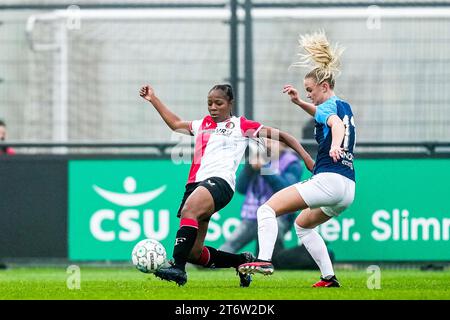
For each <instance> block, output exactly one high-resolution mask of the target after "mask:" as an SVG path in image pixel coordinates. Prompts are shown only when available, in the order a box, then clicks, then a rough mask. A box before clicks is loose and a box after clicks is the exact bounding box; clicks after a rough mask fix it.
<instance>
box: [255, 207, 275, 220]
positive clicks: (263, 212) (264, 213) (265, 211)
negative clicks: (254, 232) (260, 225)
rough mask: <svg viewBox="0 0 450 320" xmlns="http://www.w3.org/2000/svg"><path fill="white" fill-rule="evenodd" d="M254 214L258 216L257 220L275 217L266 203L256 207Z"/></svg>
mask: <svg viewBox="0 0 450 320" xmlns="http://www.w3.org/2000/svg"><path fill="white" fill-rule="evenodd" d="M256 216H257V218H258V221H261V220H264V219H267V218H273V217H276V214H275V211H274V210H273V209H272V208H271V207H270V206H268V205H267V204H263V205H262V206H261V207H259V208H258V211H257V212H256Z"/></svg>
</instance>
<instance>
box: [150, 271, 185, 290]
mask: <svg viewBox="0 0 450 320" xmlns="http://www.w3.org/2000/svg"><path fill="white" fill-rule="evenodd" d="M154 274H155V277H158V278H160V279H162V280H167V281H175V282H176V283H177V284H178V285H179V286H183V285H185V284H186V282H187V275H186V271H183V270H181V269H178V268H176V267H175V266H170V267H162V268H160V269H158V270H156V271H155V273H154Z"/></svg>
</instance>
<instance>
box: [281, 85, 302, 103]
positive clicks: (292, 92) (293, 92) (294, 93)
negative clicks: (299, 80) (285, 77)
mask: <svg viewBox="0 0 450 320" xmlns="http://www.w3.org/2000/svg"><path fill="white" fill-rule="evenodd" d="M283 93H287V94H288V95H289V97H290V98H291V101H292V102H293V103H297V102H298V101H300V97H299V95H298V90H297V89H295V88H294V87H293V86H292V85H290V84H287V85H285V86H284V87H283Z"/></svg>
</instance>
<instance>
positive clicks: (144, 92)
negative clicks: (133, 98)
mask: <svg viewBox="0 0 450 320" xmlns="http://www.w3.org/2000/svg"><path fill="white" fill-rule="evenodd" d="M139 95H140V96H141V97H142V98H144V99H145V100H147V101H152V98H153V97H154V96H155V91H154V90H153V88H152V87H151V86H149V85H148V84H147V85H145V86H143V87H141V90H139Z"/></svg>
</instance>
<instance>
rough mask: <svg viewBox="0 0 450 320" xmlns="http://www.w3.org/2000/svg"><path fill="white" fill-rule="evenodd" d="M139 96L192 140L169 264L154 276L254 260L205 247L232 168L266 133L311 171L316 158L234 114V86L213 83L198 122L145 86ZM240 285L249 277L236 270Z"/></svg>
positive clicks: (177, 278)
mask: <svg viewBox="0 0 450 320" xmlns="http://www.w3.org/2000/svg"><path fill="white" fill-rule="evenodd" d="M139 94H140V96H141V97H142V98H144V99H145V100H147V101H149V102H150V103H151V104H152V105H153V107H154V108H155V109H156V111H158V113H159V114H160V116H161V118H162V119H163V120H164V121H165V122H166V124H167V125H168V126H169V128H171V129H172V130H174V131H176V132H180V133H184V134H188V135H192V136H194V138H195V150H194V157H193V161H192V165H191V169H190V171H189V177H188V181H187V184H186V190H185V193H184V196H183V199H182V201H181V205H180V208H179V210H178V217H180V228H179V229H178V232H177V235H176V239H175V245H174V250H173V263H171V265H170V266H164V267H162V268H160V269H159V270H157V271H156V272H155V276H156V277H159V278H161V279H164V280H168V281H174V282H176V283H177V284H178V285H184V284H185V283H186V282H187V274H186V270H185V266H186V263H187V262H190V263H193V264H197V265H202V266H205V267H215V268H230V267H233V268H235V269H236V272H237V267H238V266H239V265H241V264H243V263H246V262H251V261H254V259H255V257H254V256H253V255H252V254H250V253H242V254H232V253H228V252H224V251H220V250H217V249H215V248H212V247H210V246H205V245H204V240H205V236H206V232H207V230H208V223H209V220H210V218H211V216H212V215H213V214H214V213H215V212H217V211H219V210H220V209H222V208H223V207H225V206H226V205H227V204H228V203H229V202H230V200H231V198H232V197H233V194H234V190H235V181H236V170H237V168H238V166H239V163H240V161H241V159H242V156H243V155H244V152H245V149H246V148H247V146H248V143H249V139H257V138H258V137H263V136H264V137H267V138H270V139H279V141H282V142H284V143H285V144H287V145H288V146H289V147H291V148H292V149H293V150H294V151H296V152H297V153H298V154H299V155H300V157H302V158H303V160H304V161H305V164H306V166H307V168H308V169H309V170H312V168H313V166H314V160H313V159H312V158H311V156H310V155H309V154H308V153H307V152H306V151H305V150H304V149H303V147H302V146H301V145H300V143H299V142H298V141H297V140H296V139H295V138H294V137H292V136H291V135H289V134H288V133H285V132H283V131H280V130H278V129H274V128H271V127H267V126H263V125H262V124H260V123H259V122H256V121H252V120H247V119H246V118H245V117H235V116H233V115H232V113H231V111H232V106H233V99H234V97H233V90H232V87H231V86H230V85H226V84H225V85H216V86H214V87H213V88H212V89H211V90H210V91H209V93H208V100H207V102H208V111H209V115H208V116H206V117H204V118H203V119H200V120H194V121H185V120H182V119H180V118H179V117H178V116H177V115H176V114H174V113H173V112H172V111H170V110H169V108H167V107H166V106H165V104H164V103H163V102H162V101H161V100H160V99H159V98H158V97H157V96H156V95H155V92H154V90H153V88H152V87H151V86H149V85H145V86H143V87H142V88H141V89H140V91H139ZM237 273H238V275H239V277H240V285H241V286H242V287H248V286H249V285H250V282H251V275H247V274H243V273H240V272H237Z"/></svg>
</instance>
